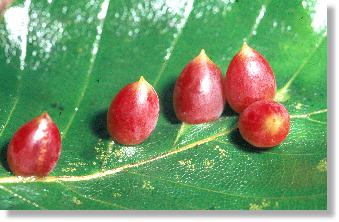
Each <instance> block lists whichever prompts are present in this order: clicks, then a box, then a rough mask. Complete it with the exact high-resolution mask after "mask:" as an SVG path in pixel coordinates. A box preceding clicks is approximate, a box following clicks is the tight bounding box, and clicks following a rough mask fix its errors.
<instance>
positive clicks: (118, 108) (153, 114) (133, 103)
mask: <svg viewBox="0 0 339 222" xmlns="http://www.w3.org/2000/svg"><path fill="white" fill-rule="evenodd" d="M158 117H159V99H158V95H157V93H156V91H155V90H154V89H153V87H152V86H151V85H150V84H149V83H148V82H147V81H146V80H145V79H144V78H143V77H141V78H140V80H139V81H137V82H133V83H130V84H128V85H126V86H125V87H124V88H122V89H121V90H120V92H119V93H118V94H117V95H116V96H115V98H114V99H113V101H112V103H111V106H110V107H109V110H108V113H107V128H108V132H109V133H110V135H111V136H112V138H113V139H114V140H115V141H116V142H118V143H120V144H124V145H135V144H139V143H142V142H143V141H145V140H146V139H147V138H148V137H149V136H150V135H151V133H152V131H153V130H154V128H155V126H156V124H157V121H158Z"/></svg>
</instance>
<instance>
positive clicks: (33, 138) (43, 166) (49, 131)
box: [7, 112, 61, 177]
mask: <svg viewBox="0 0 339 222" xmlns="http://www.w3.org/2000/svg"><path fill="white" fill-rule="evenodd" d="M60 152H61V137H60V133H59V129H58V127H57V126H56V125H55V123H54V122H53V121H52V119H51V117H50V116H49V115H48V114H47V113H46V112H45V113H43V114H41V115H40V116H39V117H37V118H34V119H33V120H31V121H30V122H28V123H26V124H24V125H23V126H21V127H20V128H19V129H18V131H16V133H15V134H14V136H13V138H12V140H11V141H10V143H9V145H8V150H7V161H8V165H9V168H10V169H11V171H12V172H13V173H14V174H15V175H17V176H39V177H42V176H47V175H48V174H49V173H50V172H51V171H52V170H53V168H54V167H55V165H56V163H57V162H58V160H59V156H60Z"/></svg>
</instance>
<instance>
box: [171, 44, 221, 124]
mask: <svg viewBox="0 0 339 222" xmlns="http://www.w3.org/2000/svg"><path fill="white" fill-rule="evenodd" d="M224 105H225V97H224V90H223V77H222V73H221V70H220V68H219V67H218V66H217V65H216V64H214V63H213V62H212V61H211V60H210V59H209V58H208V57H207V55H206V54H205V51H204V50H201V52H200V54H199V55H198V56H197V57H195V58H194V59H193V60H192V61H191V62H189V63H188V64H187V65H186V67H185V68H184V69H183V71H182V72H181V74H180V76H179V77H178V79H177V81H176V83H175V87H174V93H173V106H174V110H175V113H176V116H177V118H178V119H179V120H181V121H183V122H186V123H190V124H198V123H205V122H209V121H213V120H216V119H218V118H219V117H220V115H221V114H222V112H223V109H224Z"/></svg>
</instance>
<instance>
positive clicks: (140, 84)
mask: <svg viewBox="0 0 339 222" xmlns="http://www.w3.org/2000/svg"><path fill="white" fill-rule="evenodd" d="M136 87H137V88H146V89H149V88H152V86H151V85H150V84H149V83H148V82H147V81H146V79H145V78H144V76H142V75H141V76H140V78H139V81H137V82H136Z"/></svg>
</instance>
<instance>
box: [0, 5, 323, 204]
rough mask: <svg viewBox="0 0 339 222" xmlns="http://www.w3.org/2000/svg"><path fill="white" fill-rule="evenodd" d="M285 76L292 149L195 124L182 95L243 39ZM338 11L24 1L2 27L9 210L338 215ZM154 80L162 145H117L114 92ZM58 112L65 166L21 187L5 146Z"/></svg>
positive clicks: (1, 121) (1, 113) (0, 133)
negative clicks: (334, 161) (179, 108)
mask: <svg viewBox="0 0 339 222" xmlns="http://www.w3.org/2000/svg"><path fill="white" fill-rule="evenodd" d="M244 40H245V41H247V42H248V44H249V45H250V46H251V47H253V48H255V49H257V50H258V51H260V52H261V53H262V54H263V55H264V56H265V57H266V58H267V59H268V60H269V62H270V64H271V65H272V67H273V70H274V72H275V74H276V79H277V84H278V88H279V89H280V90H279V91H278V95H277V100H279V101H281V102H282V103H283V104H284V105H285V106H286V107H287V109H288V110H289V112H290V114H291V117H292V118H291V131H290V133H289V136H288V138H287V140H286V141H285V142H284V143H283V144H282V145H280V146H278V147H275V148H273V149H271V150H267V151H258V150H255V149H253V147H251V146H250V145H248V144H247V143H245V142H244V141H243V140H242V139H241V137H240V136H239V133H238V131H237V129H236V122H237V115H236V114H235V113H233V112H232V111H231V110H230V109H229V108H227V109H226V111H225V113H224V114H223V116H222V117H221V118H220V119H219V120H218V121H216V122H212V123H206V124H200V125H186V124H181V123H179V122H178V121H177V120H176V118H175V115H174V113H173V108H172V100H171V96H172V89H173V84H174V82H175V79H176V78H177V76H178V75H179V74H180V72H181V70H182V69H183V68H184V66H185V65H186V64H187V63H188V61H190V60H191V59H192V58H193V57H195V56H196V55H197V54H198V53H199V51H200V49H201V48H204V49H205V50H206V52H207V54H208V55H209V56H210V58H211V59H212V60H213V61H214V62H215V63H216V64H218V65H219V66H220V67H221V69H222V71H223V73H225V72H226V69H227V66H228V64H229V62H230V60H231V59H232V57H233V55H235V53H236V52H237V51H238V50H239V49H240V47H241V45H242V43H243V41H244ZM326 45H327V37H326V6H325V4H324V3H320V2H313V1H310V0H305V1H275V0H271V1H249V0H213V1H212V0H210V1H205V0H195V1H191V0H187V1H167V0H156V1H155V0H154V1H146V2H142V1H136V0H133V1H124V0H114V1H113V0H110V1H109V0H91V1H87V2H86V1H52V0H51V1H38V0H25V1H19V0H18V1H16V2H15V3H13V5H12V6H11V7H10V8H8V10H7V11H6V12H5V13H4V17H3V18H2V19H1V20H0V89H1V90H0V142H1V144H0V145H1V151H2V152H1V160H2V161H1V163H2V167H0V208H1V209H250V210H256V209H265V210H266V209H284V210H287V209H299V210H300V209H322V210H323V209H327V188H326V187H327V184H326V174H327V159H326V155H327V142H326V137H327V115H326V114H327V113H326V112H327V105H326V97H327V95H326V91H327V70H326V64H327V57H326V54H327V46H326ZM140 75H143V76H144V77H145V78H146V79H147V80H148V81H149V82H150V83H151V84H152V85H153V86H154V87H155V89H156V90H157V92H158V94H159V97H160V100H161V113H160V118H159V121H158V124H157V127H156V130H155V131H154V132H153V134H152V136H151V137H150V138H149V139H148V140H147V141H146V142H144V143H143V144H141V145H138V146H121V145H118V144H115V143H114V142H112V141H111V140H110V138H109V137H108V135H107V132H106V128H105V125H106V123H105V119H106V111H107V109H108V106H109V104H110V102H111V100H112V98H113V97H114V95H115V94H116V93H117V92H118V91H119V90H120V89H121V88H122V87H123V86H124V85H126V84H127V83H130V82H134V81H136V80H138V78H139V76H140ZM43 111H48V113H49V114H50V115H51V117H52V118H53V120H54V121H55V122H56V123H57V125H58V126H59V128H60V130H61V132H62V138H63V141H62V142H63V147H62V155H61V158H60V161H59V162H58V165H57V167H56V168H55V170H54V171H53V172H52V174H51V175H50V176H48V177H46V178H43V179H36V178H17V177H14V176H13V175H12V174H11V173H10V171H9V170H8V167H7V165H6V149H7V144H8V142H9V140H10V138H11V136H12V135H13V133H14V132H15V131H16V129H18V127H20V126H21V125H22V124H23V123H25V122H26V121H28V120H30V119H32V118H33V117H35V116H38V115H39V114H40V113H42V112H43Z"/></svg>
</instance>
